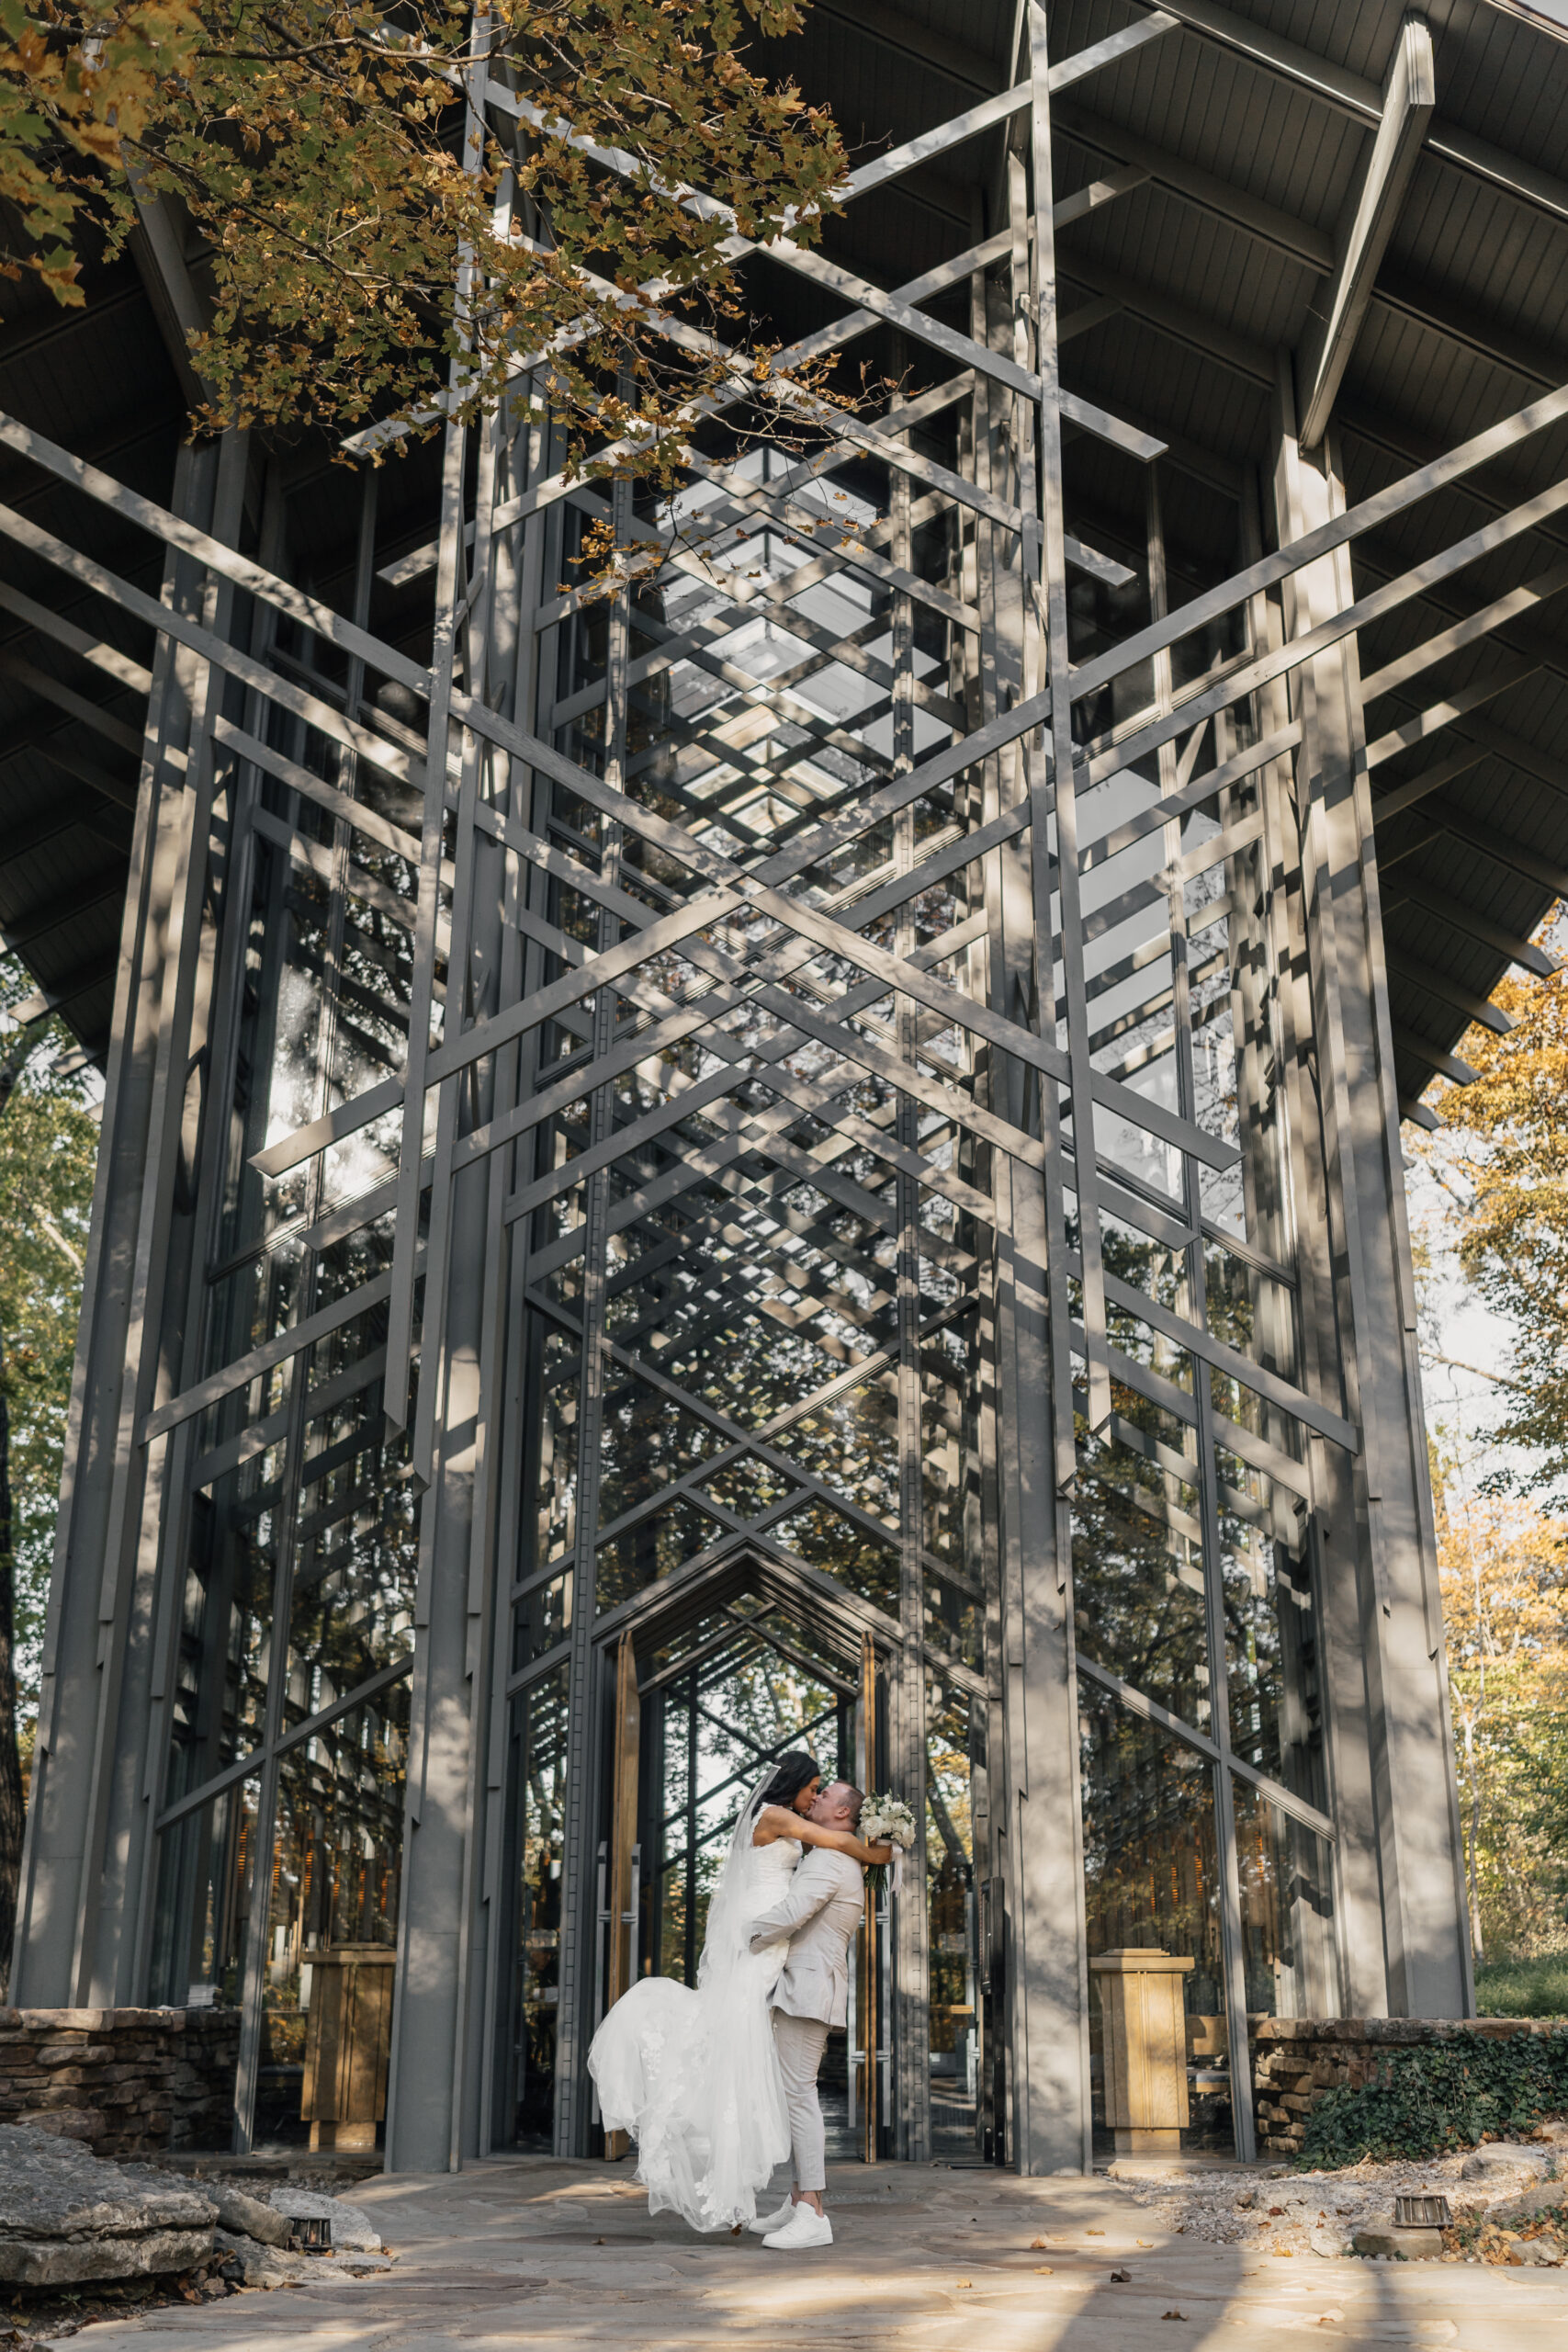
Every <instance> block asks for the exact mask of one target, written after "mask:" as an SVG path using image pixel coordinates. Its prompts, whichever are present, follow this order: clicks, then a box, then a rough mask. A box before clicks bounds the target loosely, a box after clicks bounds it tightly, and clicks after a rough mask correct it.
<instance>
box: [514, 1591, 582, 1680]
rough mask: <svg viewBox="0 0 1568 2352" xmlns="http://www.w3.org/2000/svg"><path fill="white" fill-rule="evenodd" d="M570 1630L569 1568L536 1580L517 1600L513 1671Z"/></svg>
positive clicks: (550, 1647) (515, 1671)
mask: <svg viewBox="0 0 1568 2352" xmlns="http://www.w3.org/2000/svg"><path fill="white" fill-rule="evenodd" d="M570 1631H571V1571H570V1568H569V1569H568V1571H567V1573H566V1574H565V1575H564V1576H559V1577H551V1578H550V1580H549V1582H548V1583H547V1584H536V1586H535V1587H534V1589H533V1591H532V1592H529V1593H525V1595H524V1597H523V1599H522V1600H520V1601H519V1602H518V1604H517V1611H516V1618H515V1623H514V1626H513V1642H512V1671H513V1674H521V1672H522V1671H523V1668H525V1666H532V1664H533V1663H534V1660H535V1659H536V1657H544V1656H545V1654H546V1652H547V1651H548V1650H553V1649H554V1648H555V1646H556V1645H557V1643H558V1642H564V1641H565V1639H566V1637H567V1635H568V1634H570Z"/></svg>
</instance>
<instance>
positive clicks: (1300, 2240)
mask: <svg viewBox="0 0 1568 2352" xmlns="http://www.w3.org/2000/svg"><path fill="white" fill-rule="evenodd" d="M1477 2153H1480V2154H1483V2156H1484V2159H1485V2160H1484V2162H1483V2163H1482V2164H1480V2165H1477V2163H1476V2161H1475V2157H1476V2154H1477ZM1554 2157H1555V2159H1556V2162H1555V2166H1553V2158H1554ZM1467 2164H1468V2165H1470V2167H1471V2169H1470V2173H1469V2175H1468V2176H1466V2174H1465V2167H1466V2165H1467ZM1552 2169H1555V2170H1558V2171H1562V2170H1568V2165H1564V2163H1563V2158H1562V2151H1560V2150H1553V2149H1551V2148H1546V2147H1543V2148H1541V2149H1540V2150H1539V2151H1537V2150H1535V2149H1530V2150H1529V2152H1528V2153H1527V2152H1526V2151H1525V2150H1524V2149H1521V2150H1520V2152H1519V2154H1518V2156H1517V2158H1511V2157H1505V2156H1504V2155H1502V2154H1501V2153H1500V2152H1496V2151H1482V2152H1469V2151H1465V2150H1462V2149H1461V2151H1459V2152H1458V2153H1457V2154H1453V2155H1449V2156H1431V2157H1427V2158H1426V2159H1425V2160H1424V2161H1423V2162H1421V2163H1400V2164H1387V2165H1379V2164H1370V2163H1369V2164H1359V2165H1347V2166H1346V2167H1345V2168H1344V2169H1343V2170H1342V2171H1338V2172H1307V2173H1301V2172H1292V2171H1288V2170H1287V2169H1286V2168H1285V2167H1284V2166H1283V2165H1228V2166H1226V2167H1225V2168H1224V2170H1223V2171H1220V2170H1216V2171H1214V2172H1190V2173H1176V2172H1172V2171H1169V2170H1167V2169H1165V2168H1163V2167H1161V2166H1159V2165H1155V2164H1146V2163H1145V2164H1140V2162H1139V2160H1138V2159H1137V2158H1136V2157H1134V2156H1122V2157H1119V2158H1118V2159H1117V2161H1116V2162H1115V2164H1114V2165H1111V2168H1110V2172H1109V2175H1108V2177H1109V2179H1110V2181H1111V2185H1112V2186H1113V2187H1114V2188H1118V2189H1119V2190H1120V2191H1121V2192H1122V2195H1123V2196H1124V2197H1126V2198H1127V2199H1129V2200H1130V2202H1131V2203H1133V2204H1134V2205H1138V2206H1141V2207H1142V2208H1143V2209H1144V2211H1145V2212H1146V2213H1147V2214H1148V2216H1149V2219H1150V2220H1151V2221H1152V2222H1154V2224H1155V2226H1156V2228H1157V2229H1161V2230H1172V2231H1176V2232H1179V2233H1184V2234H1185V2235H1187V2236H1188V2237H1194V2238H1201V2239H1205V2240H1206V2241H1207V2242H1208V2243H1209V2244H1211V2245H1256V2246H1257V2247H1258V2249H1259V2250H1260V2251H1262V2250H1267V2251H1269V2253H1273V2254H1279V2255H1314V2254H1315V2255H1324V2256H1340V2255H1348V2254H1349V2253H1350V2251H1351V2245H1350V2241H1351V2239H1352V2238H1353V2237H1354V2236H1355V2234H1356V2232H1357V2231H1358V2230H1365V2229H1372V2228H1377V2227H1380V2226H1382V2225H1385V2224H1386V2223H1387V2222H1389V2221H1390V2220H1391V2219H1392V2216H1393V2200H1394V2199H1395V2198H1396V2197H1418V2196H1423V2195H1425V2196H1430V2197H1446V2198H1447V2199H1448V2200H1449V2203H1450V2207H1451V2209H1452V2211H1453V2213H1454V2216H1455V2219H1456V2220H1458V2219H1459V2218H1460V2217H1461V2214H1462V2215H1468V2216H1470V2217H1472V2218H1475V2219H1479V2217H1480V2216H1481V2215H1482V2214H1483V2213H1484V2212H1486V2211H1489V2210H1490V2209H1491V2208H1492V2207H1493V2206H1495V2205H1502V2204H1506V2203H1507V2202H1508V2200H1509V2199H1513V2198H1517V2197H1518V2196H1520V2195H1521V2194H1522V2193H1523V2192H1524V2190H1526V2189H1527V2188H1530V2187H1532V2186H1533V2185H1534V2183H1535V2182H1537V2181H1539V2180H1540V2179H1542V2178H1544V2177H1548V2175H1549V2172H1550V2171H1551V2170H1552Z"/></svg>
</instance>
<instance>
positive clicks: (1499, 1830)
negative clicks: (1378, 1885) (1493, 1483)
mask: <svg viewBox="0 0 1568 2352" xmlns="http://www.w3.org/2000/svg"><path fill="white" fill-rule="evenodd" d="M1438 1562H1439V1566H1440V1569H1441V1574H1442V1589H1443V1623H1444V1629H1445V1634H1446V1637H1447V1646H1448V1674H1449V1703H1450V1713H1451V1715H1452V1718H1453V1726H1454V1745H1455V1750H1456V1758H1455V1760H1456V1766H1457V1770H1458V1777H1459V1790H1460V1814H1461V1828H1462V1831H1463V1838H1464V1856H1465V1876H1466V1882H1467V1885H1468V1889H1469V1896H1470V1924H1471V1941H1472V1947H1473V1949H1474V1952H1475V1957H1476V1959H1477V1961H1483V1960H1485V1959H1486V1957H1487V1956H1488V1953H1489V1952H1491V1953H1493V1954H1494V1955H1495V1953H1496V1952H1497V1951H1499V1949H1500V1950H1501V1951H1503V1952H1506V1953H1507V1954H1508V1955H1510V1956H1517V1955H1519V1954H1521V1953H1527V1952H1529V1951H1531V1950H1532V1949H1540V1948H1542V1947H1545V1946H1551V1945H1554V1944H1556V1943H1557V1942H1560V1941H1561V1939H1562V1898H1563V1896H1564V1894H1568V1838H1565V1837H1564V1834H1563V1833H1564V1831H1568V1754H1565V1751H1564V1747H1563V1743H1562V1726H1563V1724H1564V1720H1565V1715H1568V1524H1565V1523H1564V1522H1563V1521H1561V1520H1552V1519H1549V1518H1547V1517H1546V1516H1545V1515H1544V1514H1543V1513H1542V1512H1541V1511H1540V1510H1538V1509H1537V1508H1536V1507H1535V1506H1534V1505H1533V1504H1532V1503H1530V1502H1529V1500H1527V1499H1525V1498H1520V1497H1517V1496H1497V1495H1486V1494H1483V1493H1480V1492H1475V1491H1470V1490H1468V1489H1467V1488H1465V1487H1463V1486H1461V1484H1460V1483H1459V1482H1458V1480H1457V1479H1455V1478H1454V1477H1453V1476H1449V1477H1448V1478H1447V1479H1445V1478H1443V1477H1442V1476H1441V1472H1440V1467H1439V1477H1438Z"/></svg>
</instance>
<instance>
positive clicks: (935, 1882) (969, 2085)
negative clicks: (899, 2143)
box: [926, 1684, 984, 2159]
mask: <svg viewBox="0 0 1568 2352" xmlns="http://www.w3.org/2000/svg"><path fill="white" fill-rule="evenodd" d="M983 1761H984V1730H983V1725H982V1713H981V1706H980V1702H978V1701H977V1700H974V1699H971V1698H968V1697H967V1696H965V1695H964V1694H963V1693H961V1692H959V1691H947V1690H945V1689H943V1688H942V1685H941V1684H936V1685H933V1687H932V1689H931V1694H930V1697H929V1699H928V1702H927V1712H926V1919H927V1928H928V1933H929V1936H930V1951H931V2018H930V2029H929V2046H930V2053H931V2153H932V2154H933V2155H934V2156H936V2157H938V2158H941V2157H942V2156H949V2157H955V2158H959V2159H963V2158H973V2157H974V2156H975V2155H976V2154H978V2153H979V2142H978V2137H977V2131H976V2103H977V2102H976V2093H977V2091H978V2087H979V2080H980V2011H979V1999H980V1967H979V1958H980V1948H979V1917H978V1905H977V1903H976V1886H975V1829H974V1806H973V1804H972V1784H973V1781H974V1779H975V1776H976V1769H977V1767H979V1766H981V1765H983Z"/></svg>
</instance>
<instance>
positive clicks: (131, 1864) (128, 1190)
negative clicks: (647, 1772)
mask: <svg viewBox="0 0 1568 2352" xmlns="http://www.w3.org/2000/svg"><path fill="white" fill-rule="evenodd" d="M244 446H245V445H244V442H243V436H240V435H228V436H225V438H224V440H223V441H222V442H220V444H219V445H218V446H217V447H214V446H213V445H211V444H208V445H206V446H204V447H194V446H187V447H184V448H182V450H181V452H180V455H179V458H178V461H177V466H176V477H175V508H176V511H177V512H179V513H180V514H181V515H184V516H186V518H188V519H189V520H191V521H193V522H196V523H197V524H198V526H203V527H207V528H209V529H211V530H214V531H215V532H217V533H218V534H220V535H224V534H232V535H234V536H237V533H238V522H239V512H240V497H241V493H242V492H243V472H244ZM164 597H165V600H166V601H167V602H168V603H169V604H170V605H171V606H172V607H174V608H175V609H176V610H179V611H182V612H184V613H186V614H187V615H188V616H191V617H192V618H193V619H196V620H198V621H200V622H202V623H204V625H205V626H207V627H208V628H213V627H214V626H215V625H220V626H221V625H223V622H224V616H226V614H227V611H228V607H229V602H230V597H231V591H230V590H229V589H228V587H227V584H226V583H220V582H216V581H214V580H212V579H210V578H209V576H208V575H207V573H206V572H205V571H204V569H203V568H202V567H201V566H200V565H199V564H197V563H196V562H195V561H193V560H191V559H190V558H188V557H186V556H184V555H179V554H175V552H174V551H173V550H171V551H170V553H169V554H168V556H167V557H166V559H165V563H164ZM218 691H219V689H218V684H217V682H216V681H215V679H214V675H213V673H212V670H211V668H210V665H209V663H208V662H205V661H204V660H202V659H200V658H199V657H197V656H196V655H194V654H192V653H191V652H190V651H189V650H186V649H184V648H181V647H178V646H176V644H175V642H174V640H173V639H170V638H168V637H166V636H161V637H160V638H159V639H158V643H157V649H156V652H155V655H154V661H153V675H152V694H151V695H150V698H149V703H148V718H147V727H146V731H145V736H144V746H143V752H142V763H141V783H140V787H139V794H138V801H137V818H136V831H135V835H134V837H133V841H132V845H131V857H130V888H129V890H128V893H127V899H126V908H125V918H124V924H123V929H122V933H121V944H120V962H119V973H118V980H117V984H116V991H115V1014H114V1026H113V1041H114V1042H113V1046H112V1048H111V1055H110V1062H109V1075H108V1087H107V1094H106V1098H105V1103H104V1112H103V1121H102V1128H101V1134H102V1143H101V1146H100V1149H99V1155H98V1164H97V1173H96V1182H95V1187H94V1199H93V1216H92V1225H91V1229H90V1234H89V1239H88V1247H87V1254H86V1262H85V1272H84V1284H83V1291H84V1302H85V1304H84V1329H85V1332H86V1334H87V1343H86V1345H85V1347H84V1348H82V1349H80V1350H79V1351H78V1354H77V1360H76V1367H75V1372H74V1375H73V1388H72V1402H71V1410H70V1418H69V1421H68V1426H67V1434H66V1445H65V1460H64V1470H63V1474H62V1489H61V1513H60V1518H59V1521H58V1523H57V1532H56V1539H55V1566H54V1575H53V1578H52V1581H51V1589H50V1604H49V1612H48V1617H47V1620H46V1623H45V1632H44V1653H43V1675H42V1692H41V1697H40V1703H39V1729H38V1747H37V1760H36V1762H35V1765H34V1776H33V1785H32V1794H31V1802H30V1804H29V1807H28V1825H27V1835H26V1845H25V1850H24V1855H23V1865H22V1884H21V1890H20V1891H21V1915H22V1916H23V1917H25V1918H26V1919H27V1921H28V1932H27V1936H26V1938H25V1939H24V1940H22V1941H21V1942H19V1943H18V1948H17V1959H16V1962H15V1965H14V1971H13V1984H12V1999H13V2000H14V2001H20V2000H21V1999H23V1998H24V1997H25V1998H26V1999H27V2000H28V2003H29V2004H30V2005H32V2006H35V2007H36V2006H43V2005H50V2006H66V2007H79V2006H85V2005H92V2006H97V2007H113V2006H115V2005H117V2004H118V2003H121V2002H124V2001H127V2000H130V1999H131V1998H133V1997H134V1987H133V1985H132V1983H131V1970H132V1968H133V1965H134V1958H135V1933H134V1929H135V1922H136V1918H137V1914H138V1910H139V1907H140V1900H141V1885H140V1871H141V1868H144V1867H145V1864H146V1860H147V1855H148V1845H147V1840H146V1838H145V1834H144V1822H143V1818H142V1816H143V1809H144V1807H145V1805H146V1804H147V1802H148V1799H147V1795H146V1782H147V1757H146V1740H147V1736H148V1712H149V1707H150V1703H151V1701H150V1693H151V1688H152V1673H153V1659H152V1615H153V1599H154V1595H153V1587H154V1583H155V1577H156V1566H157V1557H158V1551H159V1515H160V1511H161V1508H162V1500H163V1490H164V1460H165V1456H166V1452H167V1448H166V1446H164V1447H161V1448H160V1449H159V1452H158V1458H157V1460H156V1462H153V1463H150V1462H149V1460H148V1457H147V1455H146V1453H144V1452H143V1450H142V1448H141V1446H140V1445H139V1443H138V1442H137V1430H138V1426H139V1423H140V1421H141V1417H142V1415H143V1414H144V1413H145V1412H146V1411H147V1410H148V1409H149V1408H150V1407H151V1406H152V1403H153V1401H154V1398H155V1397H157V1396H158V1395H159V1394H160V1393H167V1391H168V1390H169V1389H171V1388H172V1387H173V1386H174V1385H175V1383H176V1380H177V1374H178V1353H179V1348H180V1344H181V1340H182V1337H183V1316H184V1303H185V1299H186V1284H187V1282H188V1277H189V1272H190V1269H189V1267H188V1266H186V1265H185V1264H184V1263H175V1262H173V1261H172V1252H171V1239H172V1237H173V1233H174V1229H175V1218H174V1212H173V1202H174V1196H175V1181H176V1174H177V1170H178V1165H179V1159H180V1152H181V1145H182V1129H183V1127H184V1125H185V1114H186V1081H187V1078H188V1075H189V1068H188V1065H189V1046H190V1038H191V1035H192V1032H193V1028H194V1027H195V1026H197V1025H198V1024H199V1025H200V1026H201V1027H202V1028H203V1029H205V1025H206V1022H207V1019H208V1008H207V1005H206V1004H205V1002H199V1003H198V1001H197V998H198V990H205V989H207V988H208V987H209V985H210V978H211V969H212V967H211V959H210V957H209V956H208V955H206V954H205V952H204V946H203V895H204V891H205V887H206V879H207V860H208V854H209V819H210V808H211V797H212V756H211V737H210V725H211V721H212V720H213V718H216V716H217V696H218ZM180 1222H181V1224H182V1226H183V1225H185V1224H186V1223H188V1222H189V1220H188V1219H185V1218H182V1219H181V1221H180Z"/></svg>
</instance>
